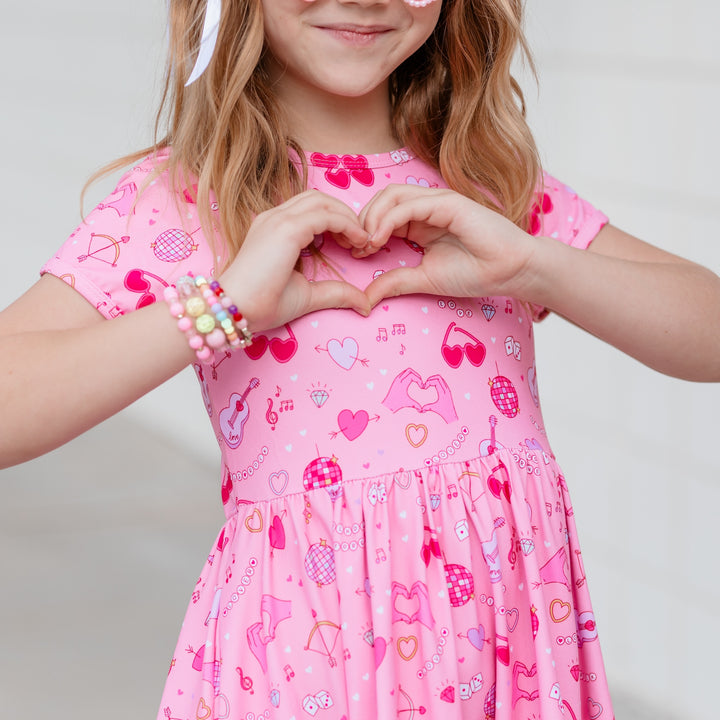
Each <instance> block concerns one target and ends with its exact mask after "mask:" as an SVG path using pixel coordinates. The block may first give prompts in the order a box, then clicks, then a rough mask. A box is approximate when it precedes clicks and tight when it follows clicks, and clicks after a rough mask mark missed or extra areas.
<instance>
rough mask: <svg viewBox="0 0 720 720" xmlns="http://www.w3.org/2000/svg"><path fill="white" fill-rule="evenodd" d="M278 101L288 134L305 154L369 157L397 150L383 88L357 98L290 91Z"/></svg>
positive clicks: (388, 103)
mask: <svg viewBox="0 0 720 720" xmlns="http://www.w3.org/2000/svg"><path fill="white" fill-rule="evenodd" d="M279 99H280V101H281V103H282V105H283V107H284V109H285V116H286V120H287V125H288V128H289V130H290V134H291V135H292V137H294V138H295V139H296V140H297V141H298V142H299V143H300V145H301V146H302V147H303V148H304V149H305V150H308V151H312V152H321V153H325V154H337V155H342V154H353V155H357V154H363V155H370V154H373V153H381V152H390V151H391V150H395V149H397V147H398V140H397V138H396V137H395V135H394V134H393V131H392V126H391V123H390V101H389V99H388V91H387V87H385V86H383V87H380V88H377V89H376V90H374V91H373V92H372V93H371V94H370V95H364V96H363V97H357V98H355V97H339V96H337V95H325V94H320V95H318V94H314V93H312V94H311V93H305V92H303V91H302V90H301V89H294V91H293V92H291V93H283V95H282V96H281V97H280V98H279Z"/></svg>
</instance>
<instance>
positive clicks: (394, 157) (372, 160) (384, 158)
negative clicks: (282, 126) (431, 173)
mask: <svg viewBox="0 0 720 720" xmlns="http://www.w3.org/2000/svg"><path fill="white" fill-rule="evenodd" d="M303 153H304V154H305V160H306V162H307V164H308V166H310V167H315V168H322V169H327V168H328V163H337V164H338V165H343V160H344V159H345V158H350V159H352V160H358V159H359V158H364V159H365V160H366V161H367V165H366V166H365V167H368V168H385V167H395V166H396V165H401V164H403V163H406V162H409V161H410V160H414V159H415V156H414V155H413V153H412V152H411V151H410V150H409V149H408V148H406V147H401V148H397V149H395V150H390V151H388V152H380V153H342V154H340V153H321V152H317V151H309V150H303Z"/></svg>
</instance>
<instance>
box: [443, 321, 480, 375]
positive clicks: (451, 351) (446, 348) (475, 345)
mask: <svg viewBox="0 0 720 720" xmlns="http://www.w3.org/2000/svg"><path fill="white" fill-rule="evenodd" d="M453 330H455V331H456V332H459V333H462V334H463V335H465V337H466V338H467V339H468V340H469V342H468V341H466V342H465V343H464V344H463V345H460V344H457V345H449V344H448V338H449V337H450V333H451V332H452V331H453ZM463 339H464V338H463ZM440 352H441V353H442V356H443V360H445V362H446V363H447V364H448V365H449V366H450V367H451V368H459V367H460V365H461V363H462V361H463V356H464V357H466V358H467V359H468V362H469V363H470V364H471V365H474V366H475V367H480V366H481V365H482V364H483V362H484V360H485V355H486V354H487V350H486V348H485V345H484V344H483V343H482V342H481V341H480V340H478V339H477V338H476V337H475V336H474V335H473V334H472V333H469V332H468V331H467V330H463V329H462V328H461V327H459V326H458V325H456V324H455V323H454V322H451V323H450V325H448V329H447V330H446V332H445V337H444V338H443V342H442V346H441V347H440Z"/></svg>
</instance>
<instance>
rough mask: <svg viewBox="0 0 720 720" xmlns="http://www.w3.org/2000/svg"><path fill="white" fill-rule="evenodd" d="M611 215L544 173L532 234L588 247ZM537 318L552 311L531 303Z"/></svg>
mask: <svg viewBox="0 0 720 720" xmlns="http://www.w3.org/2000/svg"><path fill="white" fill-rule="evenodd" d="M607 223H608V218H607V216H606V215H604V214H603V213H602V212H600V211H599V210H598V209H597V208H595V207H593V206H592V205H591V204H590V203H589V202H587V200H583V199H582V198H581V197H580V196H579V195H578V194H577V193H576V192H575V191H574V190H572V189H571V188H569V187H568V186H567V185H564V184H563V183H561V182H560V181H559V180H557V179H556V178H554V177H552V176H551V175H548V174H547V173H544V174H543V184H542V188H540V189H539V190H538V193H537V198H536V201H535V204H534V206H533V208H532V213H531V216H530V233H531V234H532V235H537V236H543V237H550V238H554V239H555V240H558V241H559V242H561V243H564V244H565V245H569V246H570V247H574V248H577V249H578V250H585V249H587V247H588V246H589V245H590V243H591V242H592V241H593V240H594V239H595V237H596V236H597V234H598V233H599V232H600V230H601V229H602V228H603V227H604V226H605V225H607ZM531 307H532V310H533V318H534V319H535V320H536V321H538V320H542V319H543V318H544V317H546V316H547V315H548V314H549V310H548V309H547V308H545V307H542V306H541V305H531Z"/></svg>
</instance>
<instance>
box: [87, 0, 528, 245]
mask: <svg viewBox="0 0 720 720" xmlns="http://www.w3.org/2000/svg"><path fill="white" fill-rule="evenodd" d="M205 5H206V2H205V0H172V1H171V2H170V20H169V44H170V48H169V56H168V64H167V68H166V73H165V84H164V91H163V94H162V100H161V103H160V107H159V110H158V113H157V116H156V124H155V142H154V143H153V145H151V146H150V147H147V148H143V149H141V150H138V151H137V152H135V153H132V154H130V155H127V156H124V157H122V158H119V159H118V160H116V161H114V162H113V163H110V164H109V165H107V166H105V167H104V168H102V169H101V170H100V171H99V172H98V173H96V174H95V175H94V176H93V177H92V178H91V179H90V181H89V183H91V182H93V181H94V180H96V179H98V178H99V177H101V176H103V175H105V174H107V173H109V172H112V171H114V170H117V169H119V168H121V167H124V166H126V165H128V164H131V163H134V162H137V161H138V160H140V159H141V158H143V157H145V156H146V155H148V154H150V153H155V152H157V151H160V150H162V149H164V148H166V147H172V152H171V153H170V154H169V156H168V157H167V159H165V160H164V161H163V162H162V163H161V164H160V165H159V166H158V168H157V170H158V172H163V171H165V170H169V172H170V178H171V181H172V183H173V186H174V187H176V188H178V189H180V190H183V189H185V188H189V187H190V188H192V187H193V186H194V185H197V203H198V207H199V210H200V219H201V222H202V224H203V227H205V228H210V227H212V224H211V221H210V204H211V203H210V196H211V193H213V194H214V195H215V198H216V199H217V202H218V205H219V213H220V222H221V225H222V228H221V232H222V235H223V236H224V238H225V243H226V245H227V248H226V252H227V257H228V259H232V258H233V257H234V256H235V254H236V253H237V251H238V249H239V248H240V246H241V245H242V242H243V239H244V238H245V235H246V234H247V231H248V229H249V227H250V224H251V223H252V220H253V217H254V216H255V215H256V214H258V213H260V212H263V211H264V210H267V209H269V208H271V207H274V206H276V205H278V204H279V203H281V202H283V201H284V200H286V199H288V198H290V197H292V196H293V195H295V194H297V193H299V192H301V191H303V190H304V189H305V185H306V181H307V166H306V164H305V157H304V153H303V152H302V148H300V147H299V145H298V143H297V142H296V141H295V140H294V139H293V137H292V133H291V132H290V131H289V129H288V128H287V127H286V126H285V123H284V119H283V113H282V109H281V107H279V105H278V102H277V101H276V99H275V97H274V96H273V93H272V89H271V87H270V83H269V80H268V74H267V72H266V58H267V50H266V48H265V42H264V30H263V27H264V26H263V12H262V3H261V0H232V2H225V3H223V11H222V19H221V22H220V30H219V36H218V42H217V46H216V50H215V55H214V57H213V59H212V62H211V63H210V66H209V67H208V69H207V70H206V71H205V73H204V74H203V75H202V76H201V77H200V79H199V80H197V81H196V82H195V83H193V84H192V85H190V86H189V87H185V82H186V81H187V78H188V76H189V74H190V71H191V69H192V66H193V64H194V57H195V54H196V52H197V48H198V46H199V43H200V35H201V32H202V24H203V18H204V11H205ZM522 12H523V3H522V0H443V6H442V8H441V12H440V18H439V21H438V23H437V26H436V28H435V30H434V32H433V34H432V35H431V37H430V38H429V39H428V40H427V42H426V43H425V44H424V45H423V47H421V48H420V49H419V50H418V51H417V52H416V53H415V54H414V55H413V56H412V57H410V58H408V59H407V60H406V61H405V62H404V63H403V64H402V65H400V66H399V67H398V68H397V69H396V70H395V71H394V72H393V74H392V76H391V77H390V100H391V108H392V124H393V128H394V132H395V136H396V138H397V140H398V142H399V144H400V145H402V146H405V147H407V148H408V149H409V150H410V151H411V152H412V153H414V154H415V155H416V156H417V157H419V158H422V159H423V160H425V161H426V162H427V163H429V164H430V165H431V166H433V167H434V168H436V169H438V170H439V172H440V173H441V175H442V176H443V178H444V179H445V181H446V182H447V184H448V185H449V187H450V188H452V189H454V190H456V191H458V192H460V193H462V194H464V195H466V196H468V197H470V198H472V199H473V200H475V201H477V202H478V203H481V204H483V205H485V206H488V207H491V208H493V209H494V210H497V211H498V212H500V213H502V214H503V215H505V216H506V217H507V218H509V219H510V220H511V221H512V222H514V223H516V224H517V225H519V226H520V227H522V228H523V229H527V228H528V226H529V214H530V210H531V207H532V205H533V200H534V194H535V191H536V189H537V185H538V182H539V181H540V178H541V169H540V161H539V156H538V152H537V148H536V145H535V141H534V139H533V136H532V134H531V132H530V129H529V128H528V125H527V122H526V118H525V102H524V98H523V94H522V90H521V88H520V86H519V85H518V83H517V82H516V80H515V79H514V78H513V76H512V75H511V64H512V62H513V58H514V56H515V54H516V52H517V51H518V50H520V51H521V52H522V53H523V55H524V58H525V60H526V61H527V62H528V63H529V65H530V67H531V68H533V65H532V58H531V56H530V52H529V49H528V46H527V42H526V39H525V36H524V34H523V30H522ZM533 69H534V68H533ZM162 126H165V128H166V129H165V130H164V131H163V133H164V134H163V137H162V138H160V134H161V132H160V128H161V127H162ZM288 148H293V149H294V150H295V151H296V153H297V154H298V155H299V157H300V158H301V160H302V171H301V172H298V170H297V168H296V166H295V165H294V164H293V163H292V162H291V160H290V157H289V154H288ZM208 237H212V234H208Z"/></svg>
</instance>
